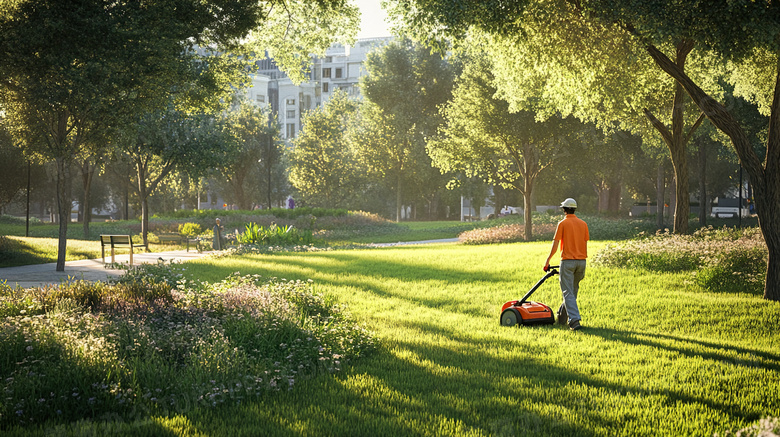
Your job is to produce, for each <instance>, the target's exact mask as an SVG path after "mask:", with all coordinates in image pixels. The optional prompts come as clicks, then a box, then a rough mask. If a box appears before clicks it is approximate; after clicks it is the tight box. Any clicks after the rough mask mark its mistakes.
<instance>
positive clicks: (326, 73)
mask: <svg viewBox="0 0 780 437" xmlns="http://www.w3.org/2000/svg"><path fill="white" fill-rule="evenodd" d="M322 77H323V78H330V68H323V69H322Z"/></svg>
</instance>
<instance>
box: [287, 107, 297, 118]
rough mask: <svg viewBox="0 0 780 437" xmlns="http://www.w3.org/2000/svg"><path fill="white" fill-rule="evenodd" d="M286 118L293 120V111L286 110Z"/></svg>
mask: <svg viewBox="0 0 780 437" xmlns="http://www.w3.org/2000/svg"><path fill="white" fill-rule="evenodd" d="M287 118H295V109H288V110H287Z"/></svg>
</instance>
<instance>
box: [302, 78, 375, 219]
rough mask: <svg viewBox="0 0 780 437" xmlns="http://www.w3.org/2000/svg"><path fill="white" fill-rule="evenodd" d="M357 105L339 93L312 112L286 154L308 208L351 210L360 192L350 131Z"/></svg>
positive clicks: (358, 168) (336, 92)
mask: <svg viewBox="0 0 780 437" xmlns="http://www.w3.org/2000/svg"><path fill="white" fill-rule="evenodd" d="M357 108H358V103H357V102H356V101H355V100H353V99H351V98H350V97H349V96H348V95H347V93H345V92H344V91H340V90H336V91H335V92H334V93H333V94H332V95H331V97H330V98H329V99H328V101H327V102H326V103H325V105H324V106H322V107H318V108H316V109H314V110H313V111H311V112H309V113H308V114H307V115H306V116H305V117H304V119H303V126H304V127H303V130H302V131H301V133H300V134H299V135H298V136H297V137H295V139H294V140H293V143H294V147H292V148H290V149H289V150H288V152H287V154H288V158H289V160H290V168H289V172H290V183H291V184H292V186H293V187H295V189H296V190H298V191H299V192H300V193H301V196H302V200H303V201H305V202H306V204H308V205H321V206H331V207H348V206H349V205H348V202H349V201H351V200H352V199H355V198H356V197H358V193H359V192H360V191H361V187H360V185H361V184H360V183H359V176H360V173H361V169H360V167H359V166H358V163H357V159H356V156H355V151H354V149H353V148H352V147H350V144H349V138H348V136H347V131H348V129H349V127H350V123H352V122H353V119H354V117H355V115H356V113H357Z"/></svg>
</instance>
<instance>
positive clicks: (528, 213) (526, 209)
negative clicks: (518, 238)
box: [523, 176, 534, 241]
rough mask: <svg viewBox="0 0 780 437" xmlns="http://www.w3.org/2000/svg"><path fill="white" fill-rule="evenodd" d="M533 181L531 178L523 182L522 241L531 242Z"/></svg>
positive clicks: (532, 229) (526, 178)
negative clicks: (523, 223)
mask: <svg viewBox="0 0 780 437" xmlns="http://www.w3.org/2000/svg"><path fill="white" fill-rule="evenodd" d="M533 189H534V180H533V178H531V177H528V176H527V177H525V178H524V182H523V221H524V222H525V226H524V227H523V240H525V241H531V238H532V237H533V231H534V224H533V209H534V207H533V201H532V199H531V195H532V194H533Z"/></svg>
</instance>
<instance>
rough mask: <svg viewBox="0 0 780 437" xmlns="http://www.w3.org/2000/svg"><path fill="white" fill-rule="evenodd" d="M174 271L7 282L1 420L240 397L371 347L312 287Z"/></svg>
mask: <svg viewBox="0 0 780 437" xmlns="http://www.w3.org/2000/svg"><path fill="white" fill-rule="evenodd" d="M173 267H175V266H165V265H156V266H150V268H149V269H148V270H149V271H148V272H146V273H145V272H144V271H143V268H142V269H141V270H134V271H131V272H130V273H128V275H125V277H124V279H121V280H120V281H119V282H118V283H116V284H104V283H91V282H87V281H74V282H70V283H65V284H63V285H60V286H57V287H47V288H40V289H26V290H23V289H11V288H10V287H5V288H4V289H0V291H2V302H0V308H2V309H1V310H0V311H2V316H3V317H2V321H1V322H0V370H2V375H3V381H2V386H3V387H2V388H3V392H4V393H5V396H4V399H3V400H2V401H0V427H3V428H5V427H8V426H10V425H30V424H40V423H42V422H45V421H48V420H55V421H73V420H78V419H82V418H98V419H100V418H110V417H116V416H120V417H123V418H126V419H138V418H139V416H140V417H148V416H151V415H166V414H171V413H182V412H184V411H187V410H190V409H192V408H193V407H200V406H217V405H219V404H223V403H241V402H243V401H245V400H250V399H252V398H256V397H258V396H262V395H263V394H264V393H266V392H268V391H275V390H291V389H293V387H294V386H295V385H296V384H297V383H298V382H299V381H300V380H301V379H305V378H306V377H307V376H311V375H313V374H316V373H320V372H337V371H339V370H340V368H341V366H342V365H343V364H344V363H345V362H346V361H348V360H351V359H354V358H356V357H359V356H361V355H363V354H364V353H366V352H367V351H368V350H370V349H371V348H372V346H373V340H372V336H371V335H370V334H369V333H368V332H367V331H366V330H365V329H363V328H362V327H361V326H358V325H357V324H356V323H354V322H353V321H352V319H351V317H350V315H349V314H348V313H347V312H346V310H345V308H344V307H342V306H339V305H334V304H333V303H331V302H329V301H328V299H326V298H324V297H323V296H321V295H319V294H317V293H315V292H314V290H313V288H312V284H311V283H310V282H301V281H285V280H277V279H273V278H272V279H267V280H262V279H261V278H259V277H258V276H251V277H250V276H243V277H242V276H238V275H233V276H230V277H228V278H227V279H225V280H224V281H222V282H219V283H216V284H207V283H188V282H186V281H183V280H180V279H177V277H178V276H179V275H177V274H175V273H174V274H172V273H171V271H172V268H173ZM174 280H175V282H176V284H171V282H174Z"/></svg>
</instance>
